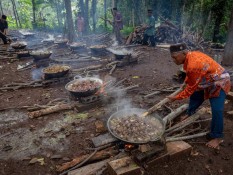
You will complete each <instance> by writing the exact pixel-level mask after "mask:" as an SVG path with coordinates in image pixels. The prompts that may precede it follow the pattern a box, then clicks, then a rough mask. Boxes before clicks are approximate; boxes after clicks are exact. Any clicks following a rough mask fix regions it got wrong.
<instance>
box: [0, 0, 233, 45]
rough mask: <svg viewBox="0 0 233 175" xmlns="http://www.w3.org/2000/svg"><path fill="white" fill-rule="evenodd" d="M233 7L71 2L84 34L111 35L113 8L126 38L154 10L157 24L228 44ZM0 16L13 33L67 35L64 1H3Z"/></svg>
mask: <svg viewBox="0 0 233 175" xmlns="http://www.w3.org/2000/svg"><path fill="white" fill-rule="evenodd" d="M113 4H114V5H113ZM232 4H233V0H196V1H194V0H167V1H164V0H121V1H119V0H71V10H72V18H73V19H72V20H73V24H74V27H75V28H76V18H77V13H78V12H81V13H82V16H84V18H85V21H86V24H85V33H98V32H103V31H110V30H111V25H109V24H108V23H107V21H106V19H109V20H111V19H112V15H111V8H112V7H113V6H116V7H117V8H118V9H119V11H120V12H121V14H122V16H123V20H124V21H123V22H124V28H123V30H122V33H123V34H125V35H128V34H129V33H130V32H131V31H132V30H133V27H135V26H137V25H140V24H142V23H143V22H144V21H145V18H146V11H147V9H153V14H154V16H155V18H156V20H157V24H159V23H160V22H161V17H162V18H164V19H168V20H170V21H172V22H173V23H174V24H176V25H177V26H179V28H180V29H181V30H188V31H190V32H195V33H196V34H197V35H200V36H202V37H203V38H204V39H205V40H211V41H214V42H222V43H225V42H226V37H227V31H228V25H229V21H230V16H231V9H232ZM0 13H1V14H5V15H7V16H8V23H9V28H10V29H16V28H22V29H39V30H46V31H53V32H54V31H58V32H64V31H65V26H66V25H65V24H66V9H65V3H64V0H1V1H0Z"/></svg>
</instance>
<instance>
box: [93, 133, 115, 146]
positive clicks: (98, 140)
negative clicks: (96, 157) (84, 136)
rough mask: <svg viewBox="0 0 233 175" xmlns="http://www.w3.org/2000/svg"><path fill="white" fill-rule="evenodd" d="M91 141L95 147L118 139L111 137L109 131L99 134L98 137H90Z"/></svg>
mask: <svg viewBox="0 0 233 175" xmlns="http://www.w3.org/2000/svg"><path fill="white" fill-rule="evenodd" d="M91 141H92V143H93V144H94V146H95V147H96V148H97V147H100V146H103V145H106V144H108V143H113V142H116V141H118V139H117V138H115V137H113V136H112V135H111V134H110V133H106V134H102V135H99V136H98V137H94V138H92V139H91Z"/></svg>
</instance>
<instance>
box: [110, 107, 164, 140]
mask: <svg viewBox="0 0 233 175" xmlns="http://www.w3.org/2000/svg"><path fill="white" fill-rule="evenodd" d="M144 112H146V110H143V109H139V108H130V109H124V110H120V111H118V112H116V113H114V114H112V115H111V116H110V118H109V119H108V121H107V126H108V130H109V132H110V133H111V134H112V135H113V136H114V137H116V138H118V139H119V140H122V141H124V142H128V143H135V144H144V143H148V142H155V141H158V140H160V139H161V138H162V137H163V135H164V132H165V123H164V121H163V119H162V118H161V117H159V116H158V115H150V116H146V117H143V119H144V120H151V121H149V122H150V123H152V126H153V125H155V123H153V122H156V125H155V126H159V129H158V133H157V134H156V135H154V137H153V138H154V139H153V140H147V141H129V140H126V139H123V138H122V137H121V136H120V135H118V134H117V133H116V132H114V130H113V129H112V128H111V122H113V120H114V119H117V118H120V117H128V116H131V115H133V114H136V115H138V117H142V114H143V113H144ZM135 127H137V126H135ZM130 129H133V128H130Z"/></svg>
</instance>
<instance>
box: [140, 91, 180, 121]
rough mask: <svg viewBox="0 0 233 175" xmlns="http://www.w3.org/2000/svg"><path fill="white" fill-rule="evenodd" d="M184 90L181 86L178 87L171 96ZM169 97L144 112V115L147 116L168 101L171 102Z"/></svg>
mask: <svg viewBox="0 0 233 175" xmlns="http://www.w3.org/2000/svg"><path fill="white" fill-rule="evenodd" d="M181 91H182V89H181V88H179V89H177V90H176V91H175V92H173V93H172V94H171V96H175V95H177V94H178V93H180V92H181ZM169 101H170V100H169V98H165V99H163V100H162V101H160V102H159V103H157V104H156V105H154V106H153V107H151V108H150V109H149V110H148V111H147V112H145V113H143V114H142V116H143V117H145V116H147V115H149V114H151V113H153V112H154V111H156V110H158V109H159V108H161V106H162V105H164V104H166V103H167V102H169Z"/></svg>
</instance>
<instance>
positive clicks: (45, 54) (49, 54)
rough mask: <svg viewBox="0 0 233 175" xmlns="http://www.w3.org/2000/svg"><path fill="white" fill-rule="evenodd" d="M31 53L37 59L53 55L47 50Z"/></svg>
mask: <svg viewBox="0 0 233 175" xmlns="http://www.w3.org/2000/svg"><path fill="white" fill-rule="evenodd" d="M30 55H31V56H32V57H33V58H34V60H35V61H37V60H41V59H48V58H49V57H50V56H51V55H52V52H45V53H43V52H41V53H36V52H31V53H30Z"/></svg>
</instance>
